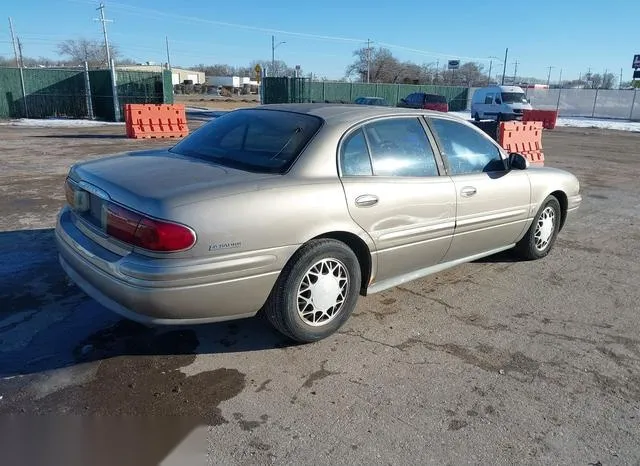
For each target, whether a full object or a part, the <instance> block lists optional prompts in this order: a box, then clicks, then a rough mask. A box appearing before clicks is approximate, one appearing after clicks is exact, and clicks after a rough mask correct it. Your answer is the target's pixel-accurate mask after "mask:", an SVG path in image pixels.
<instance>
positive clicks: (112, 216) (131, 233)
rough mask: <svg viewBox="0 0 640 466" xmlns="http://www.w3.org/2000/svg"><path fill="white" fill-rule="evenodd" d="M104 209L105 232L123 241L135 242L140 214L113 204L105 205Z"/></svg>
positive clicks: (140, 218)
mask: <svg viewBox="0 0 640 466" xmlns="http://www.w3.org/2000/svg"><path fill="white" fill-rule="evenodd" d="M105 209H106V214H107V218H106V222H105V223H106V230H107V234H108V235H109V236H113V237H114V238H117V239H119V240H120V241H124V242H125V243H129V244H136V230H137V229H138V224H139V223H140V220H142V215H139V214H136V213H135V212H131V211H130V210H128V209H125V208H124V207H120V206H117V205H114V204H108V205H106V206H105Z"/></svg>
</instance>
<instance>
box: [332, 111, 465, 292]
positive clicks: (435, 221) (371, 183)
mask: <svg viewBox="0 0 640 466" xmlns="http://www.w3.org/2000/svg"><path fill="white" fill-rule="evenodd" d="M340 171H341V180H342V185H343V187H344V192H345V196H346V201H347V205H348V208H349V213H350V214H351V217H352V218H353V219H354V221H355V222H356V223H358V224H359V225H360V226H361V227H362V228H363V229H364V230H366V231H367V233H369V235H370V236H371V238H372V239H373V241H374V243H375V246H376V251H375V254H377V256H378V270H377V272H375V277H373V278H374V280H373V281H374V282H380V281H382V280H386V279H392V278H394V277H398V276H401V275H405V274H408V273H410V272H413V271H416V270H419V269H422V268H425V267H428V266H431V265H435V264H437V263H438V262H440V261H441V260H442V258H443V257H444V255H445V253H446V252H447V250H448V249H449V246H450V243H451V238H452V235H453V230H454V225H455V205H456V193H455V189H454V184H453V182H452V180H451V179H450V178H449V177H448V176H440V171H439V167H438V164H437V162H436V158H435V156H434V149H433V145H432V141H431V140H430V139H429V137H428V136H427V133H426V131H425V127H424V122H423V121H422V119H420V118H416V117H395V118H384V119H380V120H376V121H373V122H370V123H367V124H366V125H363V126H361V127H359V128H357V129H355V130H353V131H352V132H351V133H350V134H349V135H347V137H346V138H345V139H344V141H343V143H342V145H341V149H340Z"/></svg>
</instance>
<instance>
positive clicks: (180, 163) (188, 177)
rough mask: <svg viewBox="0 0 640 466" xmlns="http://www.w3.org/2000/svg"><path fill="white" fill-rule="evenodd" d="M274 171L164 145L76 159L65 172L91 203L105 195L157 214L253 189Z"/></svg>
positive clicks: (150, 213)
mask: <svg viewBox="0 0 640 466" xmlns="http://www.w3.org/2000/svg"><path fill="white" fill-rule="evenodd" d="M277 176H279V175H273V174H261V173H250V172H245V171H241V170H236V169H232V168H227V167H223V166H220V165H215V164H213V163H210V162H207V161H203V160H200V159H197V158H192V157H186V156H182V155H179V154H174V153H172V152H169V151H168V150H150V151H140V152H130V153H125V154H119V155H115V156H112V157H107V158H103V159H99V160H94V161H90V162H85V163H82V164H79V165H77V166H74V167H73V168H72V169H71V172H70V178H71V179H72V180H73V181H74V182H76V183H77V184H78V185H79V187H80V188H82V189H83V190H85V191H88V192H89V193H90V199H91V201H92V206H93V204H94V203H95V204H96V205H97V204H99V199H101V198H104V197H105V195H106V196H107V197H108V199H111V200H112V201H114V202H117V203H119V204H122V205H124V206H127V207H129V208H131V209H134V210H137V211H139V212H142V213H145V214H147V215H151V216H156V217H160V218H162V216H163V213H164V212H166V210H167V209H168V208H172V207H176V206H179V205H183V204H188V203H191V202H197V201H201V200H204V199H208V198H213V197H223V196H228V195H232V194H237V193H239V192H243V191H249V190H253V189H256V184H257V182H258V181H259V180H263V179H266V178H273V177H277ZM91 210H93V209H91ZM97 213H98V210H96V211H95V214H97ZM92 216H93V214H92ZM96 220H98V219H96ZM98 223H99V222H98Z"/></svg>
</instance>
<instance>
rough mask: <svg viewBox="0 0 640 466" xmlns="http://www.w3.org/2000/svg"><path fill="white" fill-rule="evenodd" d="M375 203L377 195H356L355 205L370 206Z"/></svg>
mask: <svg viewBox="0 0 640 466" xmlns="http://www.w3.org/2000/svg"><path fill="white" fill-rule="evenodd" d="M377 203H378V196H374V195H373V194H363V195H362V196H358V197H356V205H357V206H358V207H371V206H372V205H376V204H377Z"/></svg>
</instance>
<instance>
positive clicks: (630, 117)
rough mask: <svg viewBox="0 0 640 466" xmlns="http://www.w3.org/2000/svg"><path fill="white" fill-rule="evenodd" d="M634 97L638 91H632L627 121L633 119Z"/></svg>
mask: <svg viewBox="0 0 640 466" xmlns="http://www.w3.org/2000/svg"><path fill="white" fill-rule="evenodd" d="M636 95H638V89H634V90H633V100H632V101H631V110H630V111H629V120H632V119H633V107H634V106H635V104H636Z"/></svg>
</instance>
